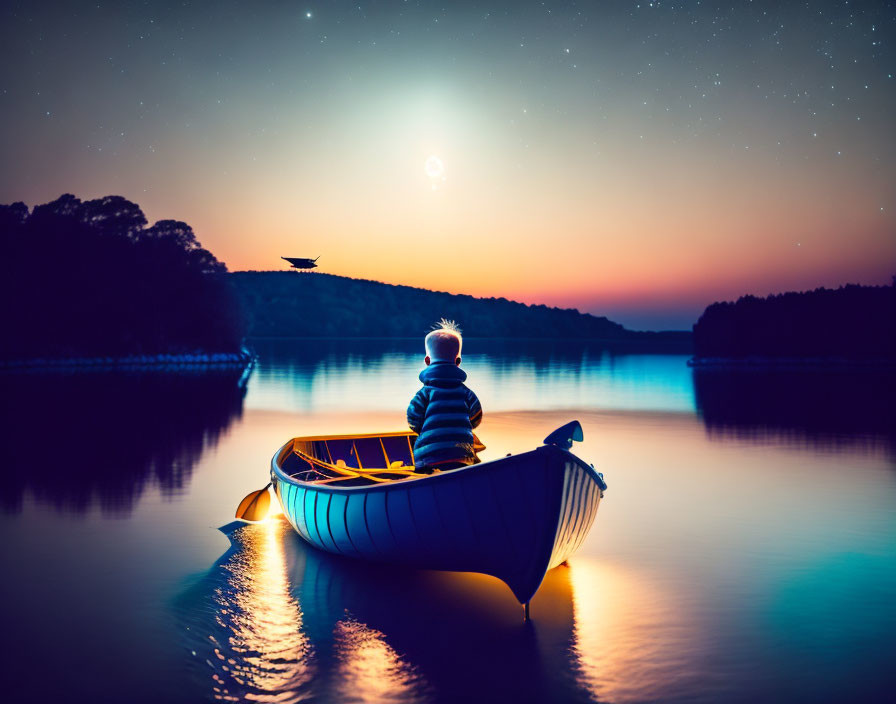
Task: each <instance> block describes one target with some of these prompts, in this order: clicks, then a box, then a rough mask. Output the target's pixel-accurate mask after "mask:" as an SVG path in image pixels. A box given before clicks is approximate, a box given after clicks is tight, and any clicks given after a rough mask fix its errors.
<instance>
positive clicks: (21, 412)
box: [0, 370, 245, 515]
mask: <svg viewBox="0 0 896 704" xmlns="http://www.w3.org/2000/svg"><path fill="white" fill-rule="evenodd" d="M244 381H245V380H244V373H243V371H242V370H203V371H197V372H192V373H191V372H184V371H140V372H120V371H115V372H110V371H103V372H81V373H63V372H51V373H17V374H10V373H6V374H2V375H0V395H2V396H3V402H4V404H5V405H6V407H7V408H8V413H7V415H6V418H5V420H4V425H3V435H4V440H3V442H2V443H0V465H2V472H3V476H2V480H0V506H2V509H3V510H4V511H5V512H16V511H19V510H21V507H22V502H23V500H24V498H25V496H26V495H27V496H29V497H31V498H33V500H35V501H36V502H39V503H41V504H43V505H46V506H49V507H52V508H54V509H56V510H60V511H70V512H76V513H82V512H85V511H88V510H90V509H91V508H92V507H94V506H98V507H99V508H100V510H101V511H102V512H103V513H105V514H112V515H127V514H129V513H130V512H131V511H132V509H133V508H134V506H135V505H136V503H137V501H138V500H139V498H140V496H141V495H142V493H143V491H144V490H145V489H146V487H147V486H148V485H156V486H158V487H159V489H160V490H161V492H162V494H163V495H174V494H177V493H178V492H180V491H182V490H183V489H184V487H185V485H186V484H187V482H189V479H190V476H191V474H192V472H193V469H194V467H195V465H196V463H197V462H198V461H199V459H200V458H201V457H202V455H203V453H204V452H205V451H206V450H207V449H208V448H210V447H213V446H215V445H216V444H217V442H218V439H219V438H220V437H221V435H222V434H223V433H224V432H225V431H226V430H227V429H228V428H229V427H230V425H231V424H232V423H233V421H234V420H235V419H237V418H239V417H240V415H241V414H242V408H243V398H244V396H245V383H244Z"/></svg>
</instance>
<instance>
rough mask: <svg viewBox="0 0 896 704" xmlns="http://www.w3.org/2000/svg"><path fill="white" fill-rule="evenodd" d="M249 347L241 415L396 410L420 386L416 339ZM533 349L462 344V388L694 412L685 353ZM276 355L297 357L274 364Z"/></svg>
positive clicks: (503, 400)
mask: <svg viewBox="0 0 896 704" xmlns="http://www.w3.org/2000/svg"><path fill="white" fill-rule="evenodd" d="M255 344H256V346H257V347H258V348H259V352H260V354H261V358H260V363H259V367H258V369H257V370H256V372H255V374H253V376H252V378H251V379H250V381H249V394H248V397H247V399H246V407H247V408H264V409H278V410H291V411H310V410H315V411H330V410H342V409H345V408H346V407H350V408H351V410H352V411H372V410H394V409H395V408H402V407H403V406H405V405H407V403H408V400H409V399H410V398H411V397H412V396H413V394H414V393H415V392H416V390H417V389H418V388H419V386H420V383H419V381H418V380H417V373H418V372H419V371H420V370H421V369H422V368H423V354H422V352H421V351H420V350H419V349H418V348H419V347H420V343H419V341H418V340H399V341H382V340H373V341H368V342H362V341H351V342H342V341H340V342H331V343H315V342H313V341H311V342H309V341H307V340H278V341H256V343H255ZM531 344H532V343H530V346H527V345H524V344H519V345H518V346H516V347H515V346H514V345H512V344H510V343H507V342H496V341H493V340H475V339H474V340H467V341H466V342H465V346H464V355H463V364H462V367H463V369H464V370H465V371H466V372H467V375H468V380H467V384H468V386H470V387H471V388H472V389H474V390H475V391H476V393H477V395H478V396H479V398H480V400H481V401H482V404H483V406H484V407H485V408H488V409H490V410H491V411H513V410H530V409H538V410H552V409H560V408H569V409H574V408H588V409H615V410H638V411H673V412H693V411H694V410H695V402H694V386H693V382H692V378H691V376H692V373H691V370H690V369H689V368H688V367H687V365H686V361H687V359H688V356H687V355H643V354H642V355H619V354H614V353H611V352H609V351H607V350H602V349H600V348H588V347H582V345H581V343H568V344H566V345H564V344H563V343H540V344H537V345H536V346H535V348H534V349H533V348H532V347H531ZM317 345H322V347H317ZM365 348H369V349H368V350H367V351H366V352H365ZM274 350H276V351H277V353H276V354H274V355H271V354H270V353H271V352H273V351H274ZM266 353H268V354H266ZM277 354H280V355H284V356H285V357H288V355H290V354H296V355H297V357H298V359H294V360H292V361H291V362H285V361H280V362H279V363H278V357H277ZM282 359H283V358H281V360H282Z"/></svg>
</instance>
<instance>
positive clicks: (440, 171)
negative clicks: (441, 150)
mask: <svg viewBox="0 0 896 704" xmlns="http://www.w3.org/2000/svg"><path fill="white" fill-rule="evenodd" d="M423 170H424V171H425V172H426V175H427V176H428V177H429V180H430V181H432V187H433V188H435V187H436V186H437V185H438V184H439V183H440V182H441V181H444V180H445V164H444V163H443V162H442V160H441V159H439V157H437V156H436V155H435V154H432V155H431V156H428V157H427V158H426V163H424V164H423Z"/></svg>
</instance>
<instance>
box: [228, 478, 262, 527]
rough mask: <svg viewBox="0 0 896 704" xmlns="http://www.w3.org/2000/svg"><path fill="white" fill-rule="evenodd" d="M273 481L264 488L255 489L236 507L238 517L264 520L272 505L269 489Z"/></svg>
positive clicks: (245, 519) (246, 519)
mask: <svg viewBox="0 0 896 704" xmlns="http://www.w3.org/2000/svg"><path fill="white" fill-rule="evenodd" d="M270 486H271V482H268V485H267V486H266V487H265V488H264V489H259V490H258V491H253V492H252V493H251V494H249V495H248V496H247V497H246V498H245V499H243V500H242V501H240V505H239V506H237V507H236V517H237V518H239V519H242V520H244V521H263V520H264V519H265V517H266V516H267V515H268V509H269V508H270V507H271V495H270V493H269V492H268V489H269V488H270Z"/></svg>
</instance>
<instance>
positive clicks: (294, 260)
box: [280, 257, 320, 269]
mask: <svg viewBox="0 0 896 704" xmlns="http://www.w3.org/2000/svg"><path fill="white" fill-rule="evenodd" d="M280 258H281V259H285V260H286V261H288V262H289V263H290V264H291V265H292V268H293V269H316V268H317V263H316V262H317V260H318V259H320V257H317V259H305V258H303V257H280Z"/></svg>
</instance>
